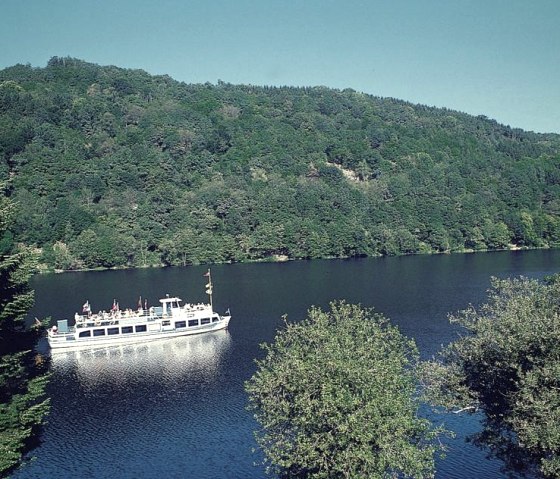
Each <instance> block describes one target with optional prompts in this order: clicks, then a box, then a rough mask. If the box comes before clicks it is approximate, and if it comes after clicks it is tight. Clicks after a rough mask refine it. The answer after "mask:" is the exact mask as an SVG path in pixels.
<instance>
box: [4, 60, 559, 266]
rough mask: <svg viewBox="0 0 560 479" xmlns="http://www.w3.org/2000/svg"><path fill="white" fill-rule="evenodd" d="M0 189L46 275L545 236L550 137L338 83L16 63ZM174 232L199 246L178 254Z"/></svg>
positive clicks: (551, 222)
mask: <svg viewBox="0 0 560 479" xmlns="http://www.w3.org/2000/svg"><path fill="white" fill-rule="evenodd" d="M7 179H10V180H11V181H12V189H13V191H12V192H11V196H12V198H13V199H14V200H16V202H17V208H18V211H17V214H16V216H15V224H14V228H13V233H14V239H15V241H18V242H23V243H25V244H28V245H33V246H36V247H38V248H41V249H43V250H44V254H43V256H42V257H43V260H44V263H45V264H46V265H47V266H49V267H51V268H55V267H59V268H60V267H61V266H63V267H64V268H79V267H84V266H85V267H96V266H103V267H111V266H139V265H142V266H145V265H147V264H187V263H191V262H192V263H196V262H204V261H210V260H211V259H212V258H213V260H216V261H241V260H247V259H250V260H262V259H267V258H274V257H276V256H277V255H283V256H288V257H290V258H318V257H348V256H362V255H371V254H392V255H398V254H412V253H420V252H421V253H431V252H448V251H463V250H465V249H475V250H484V249H501V248H508V247H511V246H517V247H531V248H532V247H548V246H557V245H558V244H559V243H560V239H559V238H560V226H559V225H560V220H559V218H560V202H559V201H558V197H559V196H560V136H559V135H552V134H548V135H540V134H535V133H530V132H523V131H521V130H514V129H511V128H509V127H505V126H503V125H499V124H498V123H497V122H495V121H492V120H489V119H487V118H485V117H472V116H469V115H466V114H463V113H459V112H454V111H450V110H447V109H438V108H429V107H426V106H423V105H412V104H409V103H406V102H404V101H400V100H395V99H384V98H377V97H373V96H370V95H364V94H361V93H357V92H354V91H352V90H343V91H339V90H332V89H328V88H324V87H317V88H291V87H282V88H270V87H255V86H241V85H239V86H236V85H229V84H224V83H223V82H222V83H219V84H218V85H212V84H209V83H206V84H204V85H186V84H184V83H180V82H175V81H173V80H172V79H170V78H169V77H167V76H151V75H148V74H147V73H145V72H142V71H139V70H125V69H121V68H116V67H100V66H97V65H94V64H90V63H87V62H84V61H81V60H77V59H73V58H58V57H55V58H53V59H51V61H49V62H48V65H47V66H46V68H32V67H30V66H25V65H16V66H14V67H11V68H6V69H4V70H1V71H0V180H7ZM184 231H191V232H192V233H193V234H192V239H190V240H189V242H194V243H202V242H203V241H204V244H193V245H189V246H188V249H189V252H188V254H187V252H186V249H185V246H186V243H185V241H184V235H182V234H181V232H184ZM91 232H93V233H94V234H95V238H93V239H94V240H95V241H94V243H92V251H91V253H90V252H88V251H86V250H85V249H84V248H85V245H86V244H85V242H84V241H83V239H84V238H87V237H88V235H89V236H91ZM208 234H210V235H213V236H214V238H213V239H212V240H211V241H207V239H206V235H208ZM130 238H133V240H132V241H130ZM237 240H239V243H237V244H236V243H235V241H237ZM176 241H177V242H179V243H180V244H181V245H180V246H176V245H173V243H174V242H176ZM232 241H233V243H232ZM124 242H126V245H122V243H124ZM119 243H120V244H121V245H119ZM55 245H56V246H55ZM62 245H66V248H67V249H66V250H64V249H63V248H62V249H61V246H62ZM139 245H143V246H142V247H139ZM114 248H116V250H115V251H114V252H111V249H114ZM173 249H174V252H173V251H172V250H173ZM55 251H58V253H59V254H53V252H55ZM62 253H64V254H62ZM66 253H68V254H66Z"/></svg>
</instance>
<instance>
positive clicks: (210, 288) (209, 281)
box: [204, 268, 214, 311]
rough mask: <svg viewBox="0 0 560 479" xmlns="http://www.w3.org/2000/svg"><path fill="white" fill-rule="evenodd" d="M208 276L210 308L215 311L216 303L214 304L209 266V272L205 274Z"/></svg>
mask: <svg viewBox="0 0 560 479" xmlns="http://www.w3.org/2000/svg"><path fill="white" fill-rule="evenodd" d="M204 276H206V277H208V284H207V285H206V294H207V295H208V296H210V308H211V309H212V311H214V305H213V304H212V276H211V274H210V268H208V272H207V273H206V274H205V275H204Z"/></svg>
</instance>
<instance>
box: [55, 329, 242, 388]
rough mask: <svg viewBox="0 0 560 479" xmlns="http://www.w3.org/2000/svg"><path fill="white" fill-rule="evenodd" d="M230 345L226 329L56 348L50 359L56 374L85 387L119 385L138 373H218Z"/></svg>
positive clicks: (171, 377) (169, 377)
mask: <svg viewBox="0 0 560 479" xmlns="http://www.w3.org/2000/svg"><path fill="white" fill-rule="evenodd" d="M230 348H231V337H230V334H229V332H228V331H227V330H223V331H215V332H212V333H208V334H201V335H194V336H181V337H178V338H164V339H158V340H154V341H150V342H147V343H142V344H125V345H115V346H106V347H91V346H90V347H83V348H80V349H72V350H68V351H65V350H53V351H52V352H51V359H52V369H53V372H54V373H55V374H56V375H60V376H63V377H67V376H69V375H72V376H74V377H75V379H76V380H77V381H78V382H79V383H80V384H81V385H82V387H90V388H93V387H98V386H99V385H101V384H103V385H110V384H113V386H115V387H117V386H118V385H120V384H122V382H123V380H126V381H130V380H131V379H132V378H134V377H135V376H136V377H138V376H141V377H142V378H143V379H148V378H152V379H156V380H157V381H159V382H161V383H162V384H165V383H166V382H173V383H175V382H176V381H177V380H178V379H180V378H185V377H186V376H196V377H197V378H201V376H202V377H206V378H207V379H210V378H213V377H216V375H217V372H218V371H219V369H220V365H221V364H222V363H223V360H224V357H225V355H226V353H227V352H228V351H229V350H230Z"/></svg>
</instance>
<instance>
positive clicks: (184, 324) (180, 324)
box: [175, 321, 187, 328]
mask: <svg viewBox="0 0 560 479" xmlns="http://www.w3.org/2000/svg"><path fill="white" fill-rule="evenodd" d="M175 327H176V328H185V327H187V322H186V321H175Z"/></svg>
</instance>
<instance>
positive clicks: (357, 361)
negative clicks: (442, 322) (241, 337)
mask: <svg viewBox="0 0 560 479" xmlns="http://www.w3.org/2000/svg"><path fill="white" fill-rule="evenodd" d="M263 347H264V349H265V351H266V356H265V357H264V358H263V359H260V360H257V371H256V373H255V374H254V375H253V377H252V378H251V379H250V380H249V381H248V382H247V383H246V390H247V392H248V394H249V402H250V406H249V408H250V410H252V411H253V412H254V414H255V418H256V420H257V421H258V423H259V424H260V426H261V429H260V430H259V431H258V432H257V433H256V438H257V442H258V443H259V445H260V447H261V449H262V451H263V453H264V456H265V464H267V466H268V469H267V470H268V471H269V472H276V473H280V474H281V477H293V478H295V477H301V478H304V477H305V478H329V479H332V478H363V477H368V478H377V477H379V478H381V477H397V476H398V477H415V478H420V477H432V476H433V473H434V459H433V456H434V452H435V451H436V450H437V449H438V447H437V446H436V444H435V442H434V439H435V438H436V437H437V435H438V433H440V432H441V431H437V430H435V429H433V428H432V427H431V425H430V423H429V422H428V421H427V420H425V419H421V418H419V417H418V406H419V403H418V399H417V398H416V395H415V391H416V366H417V362H418V353H417V350H416V347H415V345H414V343H413V341H411V340H407V339H406V338H404V337H403V336H402V335H401V334H400V333H399V331H398V330H397V328H395V327H394V326H391V325H390V324H389V323H388V321H387V320H386V319H385V318H384V317H383V316H382V315H380V314H378V313H375V312H373V311H372V310H365V309H362V308H360V307H359V306H356V305H349V304H346V303H344V302H338V303H332V304H331V309H330V311H327V312H323V311H322V310H320V309H318V308H312V309H311V310H310V311H309V316H308V319H306V320H304V321H302V322H300V323H291V324H289V323H287V324H286V327H285V329H284V330H282V331H280V332H278V333H277V335H276V338H275V340H274V342H273V343H272V344H268V345H263Z"/></svg>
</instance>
